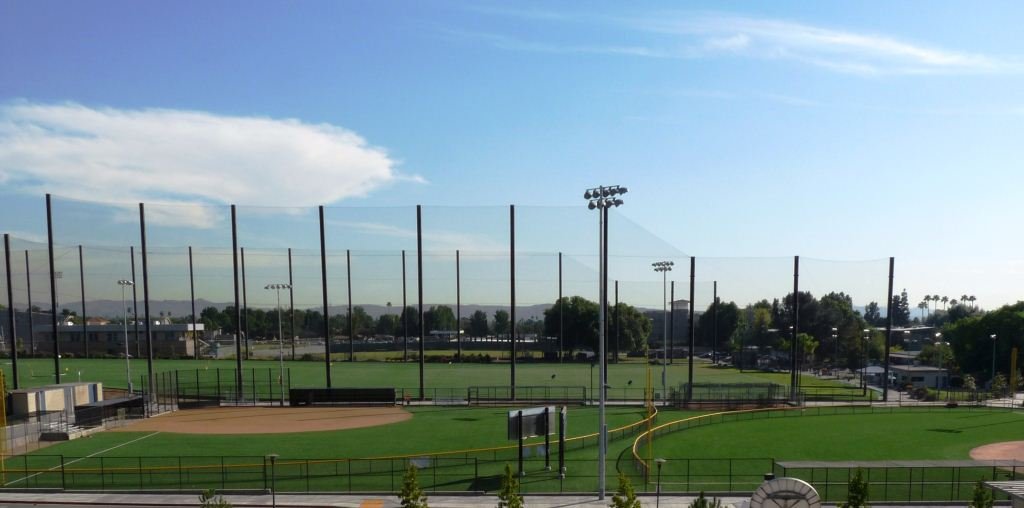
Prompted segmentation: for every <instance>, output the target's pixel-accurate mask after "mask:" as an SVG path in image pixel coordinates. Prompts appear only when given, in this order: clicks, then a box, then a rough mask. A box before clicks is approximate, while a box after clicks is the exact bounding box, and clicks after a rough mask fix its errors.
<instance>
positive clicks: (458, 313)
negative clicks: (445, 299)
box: [455, 249, 462, 363]
mask: <svg viewBox="0 0 1024 508" xmlns="http://www.w3.org/2000/svg"><path fill="white" fill-rule="evenodd" d="M461 264H462V263H461V259H460V258H459V249H455V341H456V345H457V347H458V351H457V354H456V355H455V358H456V359H458V361H459V363H461V362H462V273H461V271H460V269H461Z"/></svg>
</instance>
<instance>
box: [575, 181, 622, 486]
mask: <svg viewBox="0 0 1024 508" xmlns="http://www.w3.org/2000/svg"><path fill="white" fill-rule="evenodd" d="M626 192H627V189H626V188H625V187H620V186H618V185H611V186H608V187H604V186H601V187H595V188H592V189H587V190H586V192H584V193H583V199H586V200H587V208H589V209H591V210H595V209H596V210H597V212H598V213H597V214H598V217H599V218H598V232H599V243H598V251H599V252H600V254H599V256H598V264H599V265H600V267H599V270H598V286H599V289H598V293H599V296H600V299H601V300H600V302H598V309H599V310H598V316H597V344H598V359H599V361H600V362H601V367H600V369H599V372H598V381H599V383H598V386H599V388H598V390H599V391H598V394H599V398H598V409H597V420H598V423H597V425H598V431H599V437H598V442H597V498H598V499H600V500H604V494H605V456H606V455H607V453H608V423H607V421H606V419H605V416H606V415H605V399H606V396H605V395H606V388H605V386H606V385H607V383H608V381H607V379H606V372H605V364H606V361H607V359H606V358H605V344H604V342H605V340H604V339H605V303H606V302H607V301H608V299H607V295H606V294H605V292H606V291H607V289H608V287H607V286H608V273H607V270H606V269H605V266H606V260H607V257H608V243H607V242H608V238H607V237H606V235H605V224H606V223H607V221H608V209H609V208H611V207H613V206H622V203H623V201H622V199H620V198H617V197H616V196H617V195H621V194H625V193H626Z"/></svg>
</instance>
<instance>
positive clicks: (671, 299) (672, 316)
mask: <svg viewBox="0 0 1024 508" xmlns="http://www.w3.org/2000/svg"><path fill="white" fill-rule="evenodd" d="M668 295H669V296H668V310H669V313H668V363H670V364H671V363H674V362H673V360H674V359H675V356H676V355H675V353H674V352H673V351H674V348H675V338H676V304H675V301H676V281H674V280H673V281H669V293H668Z"/></svg>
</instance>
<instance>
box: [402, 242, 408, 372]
mask: <svg viewBox="0 0 1024 508" xmlns="http://www.w3.org/2000/svg"><path fill="white" fill-rule="evenodd" d="M408 305H409V304H408V303H406V292H405V249H402V339H403V344H404V346H403V347H404V350H403V351H404V352H403V353H402V361H403V362H407V361H409V312H408V309H409V308H408Z"/></svg>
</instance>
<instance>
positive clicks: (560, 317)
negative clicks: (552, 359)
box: [558, 252, 565, 363]
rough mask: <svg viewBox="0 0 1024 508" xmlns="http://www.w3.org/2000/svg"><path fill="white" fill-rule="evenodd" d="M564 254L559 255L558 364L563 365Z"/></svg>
mask: <svg viewBox="0 0 1024 508" xmlns="http://www.w3.org/2000/svg"><path fill="white" fill-rule="evenodd" d="M562 305H564V304H563V303H562V253H561V252H559V253H558V363H562V356H563V355H564V354H565V349H564V348H563V345H564V344H565V342H564V335H565V328H564V326H565V319H564V317H563V314H562V312H563V310H562Z"/></svg>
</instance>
